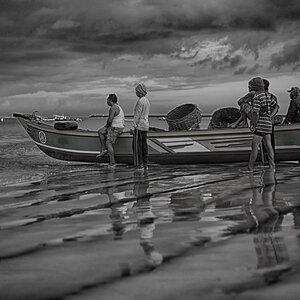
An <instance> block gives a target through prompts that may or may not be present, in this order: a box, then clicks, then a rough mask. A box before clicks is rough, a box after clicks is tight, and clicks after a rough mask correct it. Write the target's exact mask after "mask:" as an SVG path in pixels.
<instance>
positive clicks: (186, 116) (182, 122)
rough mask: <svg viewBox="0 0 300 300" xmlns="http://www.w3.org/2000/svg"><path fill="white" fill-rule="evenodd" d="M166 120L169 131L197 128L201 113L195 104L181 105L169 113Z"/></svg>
mask: <svg viewBox="0 0 300 300" xmlns="http://www.w3.org/2000/svg"><path fill="white" fill-rule="evenodd" d="M166 120H167V122H168V125H169V130H170V131H174V130H190V129H193V128H199V124H200V122H201V111H200V110H199V109H198V107H197V106H196V105H195V104H183V105H180V106H177V107H175V108H174V109H172V110H171V111H169V112H168V114H167V116H166Z"/></svg>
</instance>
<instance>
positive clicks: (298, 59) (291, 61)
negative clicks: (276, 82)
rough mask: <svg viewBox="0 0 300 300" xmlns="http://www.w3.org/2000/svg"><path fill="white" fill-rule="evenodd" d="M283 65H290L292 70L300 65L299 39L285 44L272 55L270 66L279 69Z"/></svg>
mask: <svg viewBox="0 0 300 300" xmlns="http://www.w3.org/2000/svg"><path fill="white" fill-rule="evenodd" d="M284 65H292V66H293V68H294V70H296V69H298V68H299V67H300V39H298V40H297V41H296V42H294V43H291V44H287V45H285V46H284V47H283V49H282V51H281V52H279V53H276V54H273V55H272V57H271V64H270V68H276V69H280V68H281V67H283V66H284Z"/></svg>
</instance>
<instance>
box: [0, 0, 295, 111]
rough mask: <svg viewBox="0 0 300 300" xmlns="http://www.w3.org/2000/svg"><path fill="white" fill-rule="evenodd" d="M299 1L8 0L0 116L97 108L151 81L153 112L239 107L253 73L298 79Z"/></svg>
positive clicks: (3, 15) (1, 4)
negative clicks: (188, 106) (184, 107)
mask: <svg viewBox="0 0 300 300" xmlns="http://www.w3.org/2000/svg"><path fill="white" fill-rule="evenodd" d="M299 25H300V1H299V0H284V1H283V0H251V1H246V0H0V115H11V114H12V112H15V111H18V112H32V111H34V110H39V111H40V113H41V114H43V115H47V114H52V113H64V114H69V115H89V114H92V113H104V112H106V111H107V106H106V98H107V95H108V94H109V93H116V94H117V95H118V97H119V102H120V104H121V105H122V106H123V108H124V110H125V112H126V113H131V112H132V109H133V106H134V104H135V102H136V99H137V98H136V96H135V93H134V87H135V85H136V84H137V83H138V82H144V83H145V84H146V86H147V88H148V91H149V93H148V97H149V100H150V101H151V112H152V113H162V114H165V113H167V112H168V111H169V110H170V109H172V108H174V107H175V106H177V105H179V104H182V103H195V104H197V105H198V106H199V108H200V109H201V110H202V111H203V112H212V111H213V110H215V109H216V108H219V107H225V106H236V100H237V98H239V97H240V96H242V95H243V94H244V93H245V92H246V91H247V82H248V81H249V80H250V79H251V78H252V77H254V76H262V77H264V78H268V79H269V80H270V82H271V86H270V87H271V90H272V91H273V92H274V93H275V94H276V95H277V96H278V98H279V101H280V106H281V112H282V113H285V112H286V108H287V106H288V103H289V98H288V93H287V90H288V89H289V88H290V87H291V86H300V73H299V71H300V26H299Z"/></svg>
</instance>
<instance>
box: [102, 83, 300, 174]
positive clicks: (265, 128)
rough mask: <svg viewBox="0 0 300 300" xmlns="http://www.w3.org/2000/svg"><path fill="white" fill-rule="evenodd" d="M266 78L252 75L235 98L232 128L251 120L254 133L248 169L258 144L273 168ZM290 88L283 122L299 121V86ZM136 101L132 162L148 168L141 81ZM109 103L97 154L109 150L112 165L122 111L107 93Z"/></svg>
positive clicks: (271, 99) (274, 106)
mask: <svg viewBox="0 0 300 300" xmlns="http://www.w3.org/2000/svg"><path fill="white" fill-rule="evenodd" d="M269 85H270V83H269V81H268V80H266V79H262V78H261V77H255V78H252V79H251V80H250V81H249V82H248V89H249V92H248V94H246V95H245V96H244V97H242V98H240V99H239V100H238V104H239V106H240V112H241V117H240V118H239V119H238V120H237V121H236V122H235V123H233V124H231V127H232V128H235V127H238V126H241V125H242V126H248V121H247V120H248V119H249V120H250V130H251V132H252V133H253V139H252V144H251V149H252V150H251V154H250V158H249V163H248V170H249V171H253V168H254V164H255V161H256V158H257V155H258V151H259V147H261V148H262V145H264V148H265V150H266V152H267V157H268V163H269V166H270V169H272V170H275V163H274V139H272V137H273V132H274V125H273V118H274V116H275V115H276V113H277V112H278V110H279V105H278V101H277V97H276V96H275V95H273V94H272V93H270V92H269ZM288 92H290V98H291V102H290V105H289V108H288V112H287V115H286V118H285V120H284V122H283V124H290V123H298V122H300V89H299V88H298V87H293V88H291V90H289V91H288ZM135 93H136V96H137V97H138V101H137V102H136V104H135V107H134V119H133V127H132V128H131V129H130V134H132V135H133V142H132V149H133V162H134V165H135V166H136V167H137V169H139V170H146V169H147V168H148V146H147V132H148V130H149V111H150V103H149V100H148V99H147V97H146V95H147V89H146V86H145V84H143V83H140V84H138V85H137V86H136V88H135ZM107 104H108V106H110V109H109V116H108V119H107V122H106V125H105V126H104V127H103V128H101V129H99V131H98V134H99V138H100V154H98V155H97V157H98V158H99V157H101V156H103V155H106V154H108V156H109V159H110V164H109V166H110V167H112V168H114V167H115V158H114V147H113V145H114V143H115V141H116V139H117V138H118V136H119V135H120V134H121V133H122V132H123V130H124V127H125V125H124V120H125V119H124V112H123V110H122V108H121V106H120V105H119V104H118V98H117V96H116V95H115V94H110V95H109V96H108V98H107Z"/></svg>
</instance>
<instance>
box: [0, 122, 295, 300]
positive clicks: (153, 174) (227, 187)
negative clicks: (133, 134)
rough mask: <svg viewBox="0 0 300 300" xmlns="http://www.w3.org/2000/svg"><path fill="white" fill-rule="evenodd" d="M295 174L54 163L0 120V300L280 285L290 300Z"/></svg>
mask: <svg viewBox="0 0 300 300" xmlns="http://www.w3.org/2000/svg"><path fill="white" fill-rule="evenodd" d="M104 123H105V120H104V119H103V120H100V119H94V120H88V119H85V120H82V121H81V122H80V127H82V128H87V129H97V128H99V127H101V126H102V125H103V124H104ZM152 124H153V125H154V124H155V126H156V127H160V128H161V127H162V126H166V124H165V123H164V120H161V119H160V120H157V121H155V122H153V123H152ZM299 174H300V167H299V164H295V163H288V162H285V163H284V162H283V163H278V164H277V166H276V173H274V172H270V171H269V170H267V169H265V168H263V166H260V165H259V164H258V165H257V167H256V169H255V172H254V173H247V172H246V164H210V165H205V164H204V165H170V166H168V165H164V166H160V165H151V164H150V167H149V170H148V172H142V173H136V172H135V170H134V168H133V167H132V166H128V165H119V166H117V168H116V169H115V170H110V169H109V168H107V166H106V165H105V164H95V163H93V164H88V163H77V162H65V161H59V160H55V159H52V158H50V157H48V156H46V155H45V154H44V153H42V152H41V151H40V150H39V149H38V148H37V147H36V146H35V145H34V143H33V142H32V141H31V140H30V138H29V137H28V136H27V134H26V132H25V130H24V129H23V128H22V127H21V126H20V125H19V124H18V122H17V121H16V120H15V119H5V120H4V122H1V123H0V259H1V268H0V299H141V298H143V299H170V298H171V297H172V299H179V298H180V299H186V298H185V296H186V295H189V296H190V297H189V299H198V298H199V297H200V296H201V297H202V298H203V297H204V298H203V299H205V297H207V298H209V297H210V299H217V296H218V297H219V296H220V297H221V296H222V297H223V296H224V297H223V298H222V299H227V298H226V297H227V296H226V295H228V294H231V293H247V292H249V290H251V291H252V290H253V289H255V288H257V287H258V286H259V287H260V288H262V287H265V288H266V289H267V286H268V284H269V282H273V283H276V282H279V279H281V278H282V276H283V275H284V276H287V277H284V278H288V279H286V284H285V283H278V284H277V285H275V286H279V287H280V288H282V289H283V290H284V291H285V290H286V295H290V296H292V294H291V293H293V290H291V289H288V288H287V286H288V285H289V283H291V282H292V278H293V277H292V276H291V275H289V274H292V272H291V270H293V272H294V274H293V276H295V272H296V274H299V267H298V266H299V255H298V253H299V250H300V249H299V248H300V243H299V238H298V234H299V228H300V209H299V205H300V201H299V193H300V179H299V178H300V176H299ZM154 270H155V272H153V271H154ZM289 276H291V277H289ZM289 278H290V279H289ZM152 285H155V289H152V288H151V287H152ZM216 291H218V292H217V295H215V293H216ZM267 292H268V290H265V293H267ZM296 292H299V291H298V290H296ZM289 293H290V294H289ZM287 297H288V296H287Z"/></svg>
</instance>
